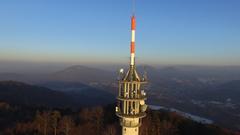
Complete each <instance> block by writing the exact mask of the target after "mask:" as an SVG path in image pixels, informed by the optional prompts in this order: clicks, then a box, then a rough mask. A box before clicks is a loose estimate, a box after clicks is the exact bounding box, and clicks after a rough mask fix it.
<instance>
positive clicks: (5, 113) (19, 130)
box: [0, 102, 239, 135]
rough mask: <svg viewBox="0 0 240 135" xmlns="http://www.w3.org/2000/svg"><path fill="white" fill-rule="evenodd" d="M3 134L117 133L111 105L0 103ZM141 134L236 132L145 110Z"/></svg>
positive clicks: (220, 134) (216, 134)
mask: <svg viewBox="0 0 240 135" xmlns="http://www.w3.org/2000/svg"><path fill="white" fill-rule="evenodd" d="M0 118H1V119H0V134H3V135H53V134H54V133H55V132H56V134H57V135H120V134H121V127H120V124H119V121H118V118H117V117H116V115H115V113H114V105H108V106H104V107H102V106H98V107H91V108H80V109H79V110H77V111H76V110H75V111H73V110H71V109H56V108H55V109H53V108H52V109H49V108H44V107H41V108H38V107H29V106H11V105H9V104H8V103H5V102H1V103H0ZM140 133H141V135H239V133H236V132H235V133H234V132H232V131H230V130H227V129H223V128H220V127H217V126H215V125H204V124H200V123H197V122H194V121H192V120H190V119H186V118H183V117H181V116H179V115H178V114H176V113H173V112H168V111H163V110H155V111H153V110H148V111H147V117H146V118H144V119H143V124H142V126H141V129H140Z"/></svg>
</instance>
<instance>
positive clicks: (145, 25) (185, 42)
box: [0, 0, 240, 65]
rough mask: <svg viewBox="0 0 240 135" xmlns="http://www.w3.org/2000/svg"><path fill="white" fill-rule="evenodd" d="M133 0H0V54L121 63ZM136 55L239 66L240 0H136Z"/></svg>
mask: <svg viewBox="0 0 240 135" xmlns="http://www.w3.org/2000/svg"><path fill="white" fill-rule="evenodd" d="M131 7H132V2H131V0H1V1H0V61H5V62H11V61H12V62H14V61H18V62H21V61H24V62H69V63H126V62H128V57H129V44H130V16H131V11H132V8H131ZM136 17H137V35H136V36H137V37H136V40H137V41H136V47H137V48H136V51H137V52H136V55H137V61H138V62H140V63H146V64H197V65H240V0H136Z"/></svg>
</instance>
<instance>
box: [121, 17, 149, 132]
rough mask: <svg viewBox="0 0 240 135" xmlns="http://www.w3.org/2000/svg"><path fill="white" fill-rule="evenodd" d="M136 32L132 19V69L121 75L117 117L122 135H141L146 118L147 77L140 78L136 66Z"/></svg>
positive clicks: (133, 18) (133, 19)
mask: <svg viewBox="0 0 240 135" xmlns="http://www.w3.org/2000/svg"><path fill="white" fill-rule="evenodd" d="M135 30H136V18H135V16H134V15H133V16H132V18H131V32H132V34H131V35H132V37H131V45H130V50H131V51H130V52H131V57H130V67H129V69H128V71H127V72H126V73H124V71H123V69H121V70H120V74H119V90H118V97H117V107H116V115H117V116H118V117H119V118H120V124H121V126H122V135H139V127H140V126H141V124H142V118H143V117H145V116H146V112H145V111H146V109H147V105H146V104H145V100H146V93H145V91H144V89H143V88H144V87H143V86H144V85H145V84H146V83H147V80H146V76H145V75H144V76H143V77H140V76H139V74H138V73H137V70H136V65H135Z"/></svg>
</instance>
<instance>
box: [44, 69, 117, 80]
mask: <svg viewBox="0 0 240 135" xmlns="http://www.w3.org/2000/svg"><path fill="white" fill-rule="evenodd" d="M113 79H114V74H113V73H112V72H110V71H105V70H101V69H97V68H90V67H85V66H80V65H75V66H71V67H69V68H66V69H64V70H62V71H58V72H55V73H53V74H51V75H49V77H48V80H54V81H66V82H82V83H89V82H103V81H109V80H113Z"/></svg>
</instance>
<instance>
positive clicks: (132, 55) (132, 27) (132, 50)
mask: <svg viewBox="0 0 240 135" xmlns="http://www.w3.org/2000/svg"><path fill="white" fill-rule="evenodd" d="M132 8H133V9H132V12H133V15H132V18H131V31H132V34H131V35H132V36H131V47H130V48H131V51H130V52H131V61H130V65H131V66H134V65H135V33H136V18H135V0H133V7H132Z"/></svg>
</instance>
